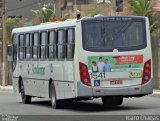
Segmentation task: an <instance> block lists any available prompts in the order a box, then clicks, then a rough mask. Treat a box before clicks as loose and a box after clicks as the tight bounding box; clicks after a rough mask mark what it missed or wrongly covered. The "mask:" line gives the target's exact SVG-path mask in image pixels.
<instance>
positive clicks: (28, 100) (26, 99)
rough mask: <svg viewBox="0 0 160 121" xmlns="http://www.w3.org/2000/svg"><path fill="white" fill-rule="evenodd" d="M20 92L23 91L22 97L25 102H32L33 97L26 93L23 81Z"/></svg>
mask: <svg viewBox="0 0 160 121" xmlns="http://www.w3.org/2000/svg"><path fill="white" fill-rule="evenodd" d="M20 92H21V99H22V102H23V104H30V103H31V98H32V97H31V96H29V95H26V94H25V89H24V84H23V81H22V82H21V91H20Z"/></svg>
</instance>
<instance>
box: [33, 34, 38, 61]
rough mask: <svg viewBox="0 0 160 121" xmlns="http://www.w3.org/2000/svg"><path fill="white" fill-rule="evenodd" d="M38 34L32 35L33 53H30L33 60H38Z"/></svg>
mask: <svg viewBox="0 0 160 121" xmlns="http://www.w3.org/2000/svg"><path fill="white" fill-rule="evenodd" d="M38 39H39V38H38V33H34V34H33V53H32V57H33V59H38V44H39V42H38Z"/></svg>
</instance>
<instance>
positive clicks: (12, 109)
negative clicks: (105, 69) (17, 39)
mask: <svg viewBox="0 0 160 121" xmlns="http://www.w3.org/2000/svg"><path fill="white" fill-rule="evenodd" d="M50 105H51V104H50V101H49V99H37V98H34V99H33V101H32V103H31V104H22V102H21V98H20V95H17V94H14V93H13V92H10V91H9V92H7V91H2V92H0V114H11V115H148V114H151V115H152V114H153V115H159V114H160V95H150V96H145V97H142V98H125V99H124V103H123V105H122V106H117V107H110V108H108V109H107V108H104V106H103V105H102V102H101V100H100V99H96V100H92V101H82V102H74V103H70V104H69V105H68V106H67V107H64V108H63V107H62V108H61V109H56V110H53V109H52V108H51V106H50Z"/></svg>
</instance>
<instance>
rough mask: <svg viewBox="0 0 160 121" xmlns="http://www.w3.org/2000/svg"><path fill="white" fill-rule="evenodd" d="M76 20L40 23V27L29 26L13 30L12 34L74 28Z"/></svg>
mask: <svg viewBox="0 0 160 121" xmlns="http://www.w3.org/2000/svg"><path fill="white" fill-rule="evenodd" d="M76 22H78V20H77V19H72V20H71V19H70V20H65V21H56V22H47V23H41V24H40V25H35V26H29V27H21V28H15V29H13V31H12V33H23V32H32V31H39V30H46V29H53V28H63V27H71V26H76Z"/></svg>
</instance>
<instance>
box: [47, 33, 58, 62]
mask: <svg viewBox="0 0 160 121" xmlns="http://www.w3.org/2000/svg"><path fill="white" fill-rule="evenodd" d="M48 41H49V42H48V44H49V47H48V58H49V59H55V58H56V47H57V42H56V37H55V31H50V32H49V40H48Z"/></svg>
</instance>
